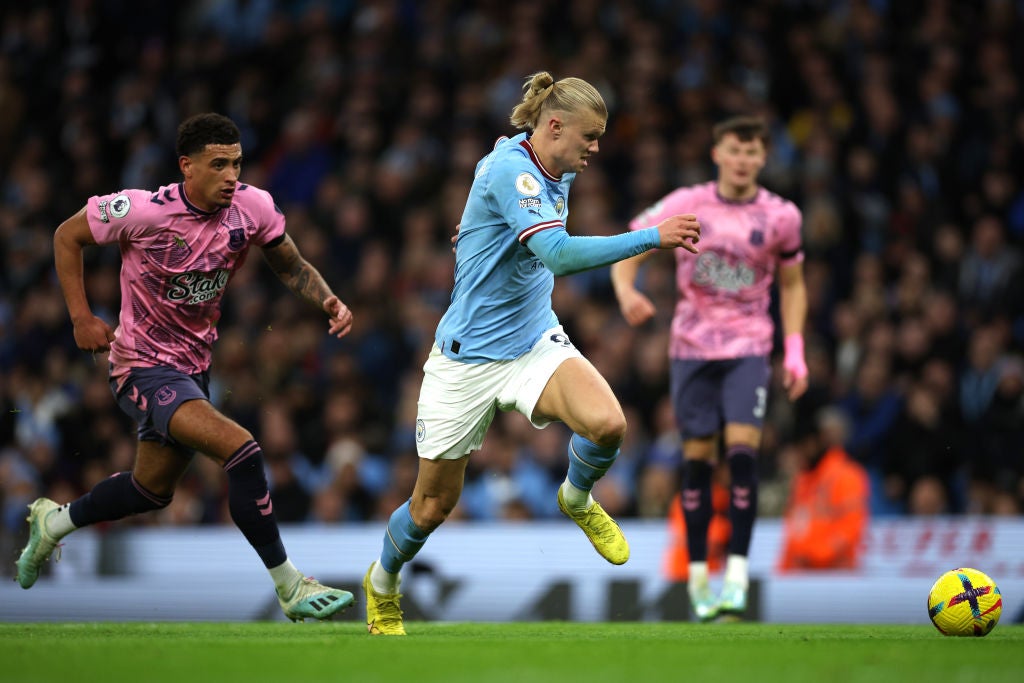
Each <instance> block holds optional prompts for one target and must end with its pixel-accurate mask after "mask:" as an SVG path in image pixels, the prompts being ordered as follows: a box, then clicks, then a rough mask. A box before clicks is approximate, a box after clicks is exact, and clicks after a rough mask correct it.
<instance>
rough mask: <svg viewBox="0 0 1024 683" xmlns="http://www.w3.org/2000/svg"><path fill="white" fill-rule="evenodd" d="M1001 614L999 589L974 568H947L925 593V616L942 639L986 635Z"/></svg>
mask: <svg viewBox="0 0 1024 683" xmlns="http://www.w3.org/2000/svg"><path fill="white" fill-rule="evenodd" d="M1002 611H1003V596H1002V594H1001V593H1000V592H999V587H998V586H996V583H995V581H993V580H992V579H990V578H989V577H988V575H987V574H985V573H984V572H980V571H978V570H977V569H970V568H968V567H960V568H959V569H951V570H949V571H948V572H946V573H945V574H943V575H942V576H940V577H939V579H938V581H936V582H935V584H934V585H933V586H932V589H931V590H930V591H929V592H928V616H929V617H930V618H931V620H932V623H933V624H935V628H937V629H939V632H940V633H942V634H943V635H946V636H987V635H988V634H989V633H990V632H991V631H992V629H994V628H995V627H996V624H997V623H999V615H1000V614H1001V613H1002Z"/></svg>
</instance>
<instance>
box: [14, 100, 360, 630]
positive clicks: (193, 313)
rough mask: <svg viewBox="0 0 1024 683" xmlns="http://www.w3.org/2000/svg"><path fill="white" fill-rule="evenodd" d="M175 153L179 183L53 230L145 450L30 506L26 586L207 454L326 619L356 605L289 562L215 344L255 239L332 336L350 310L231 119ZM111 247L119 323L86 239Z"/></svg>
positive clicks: (79, 321) (348, 319) (283, 567)
mask: <svg viewBox="0 0 1024 683" xmlns="http://www.w3.org/2000/svg"><path fill="white" fill-rule="evenodd" d="M175 149H176V152H177V155H178V164H179V168H180V170H181V174H182V176H183V182H180V183H172V184H168V185H165V186H163V187H161V188H159V189H158V190H156V191H149V190H135V189H132V190H123V191H121V192H118V193H115V194H111V195H104V196H94V197H92V198H90V199H89V200H88V202H87V203H86V205H85V206H84V207H83V208H82V209H81V210H79V211H78V212H77V213H75V214H74V215H73V216H71V217H70V218H68V219H67V220H65V221H64V222H63V223H61V225H60V227H58V228H57V231H56V233H55V235H54V240H53V243H54V260H55V262H56V270H57V276H58V278H59V279H60V284H61V288H62V289H63V291H64V299H65V302H66V303H67V308H68V313H69V314H70V317H71V321H72V323H73V326H74V339H75V343H76V345H77V346H78V348H79V349H81V350H83V351H89V352H91V353H92V354H93V355H94V356H95V355H96V354H98V353H106V352H109V363H110V388H111V390H112V391H113V393H114V396H115V398H116V400H117V403H118V405H120V406H121V408H122V410H123V411H124V412H125V413H126V414H128V415H129V416H131V417H132V418H134V419H135V420H136V421H137V422H138V450H137V453H136V456H135V462H134V464H133V465H132V469H131V471H125V472H118V473H116V474H114V475H113V476H111V477H109V478H107V479H104V480H103V481H101V482H99V483H98V484H96V485H95V486H93V487H92V490H91V491H89V492H88V493H86V494H85V495H84V496H81V497H80V498H78V499H76V500H74V501H72V502H71V503H65V504H63V505H58V504H57V503H55V502H54V501H52V500H50V499H49V498H45V497H41V498H38V499H36V500H35V501H34V502H33V503H32V504H31V505H30V506H29V517H28V522H29V529H30V533H29V541H28V544H27V545H26V546H25V549H24V550H23V551H22V553H21V556H20V557H19V558H18V562H17V567H18V576H17V579H18V583H19V584H20V585H21V587H22V588H31V587H32V585H33V584H34V583H35V582H36V579H37V578H38V577H39V570H40V567H41V565H42V564H43V563H44V562H45V561H46V560H47V559H49V557H50V555H51V553H52V552H53V550H54V548H55V547H56V546H57V543H58V542H59V541H60V540H61V539H62V538H64V537H65V536H67V535H68V534H70V533H71V532H73V531H75V530H76V529H80V528H82V527H84V526H89V525H92V524H97V523H99V522H105V521H112V520H117V519H121V518H123V517H127V516H129V515H132V514H139V513H144V512H149V511H153V510H159V509H161V508H165V507H167V506H168V504H170V502H171V499H172V497H173V495H174V491H175V488H176V487H177V484H178V482H179V480H180V479H181V477H182V475H183V474H184V472H185V470H186V469H187V468H188V466H189V464H190V462H191V459H192V456H193V454H194V452H195V451H199V452H201V453H203V454H204V455H207V456H208V457H210V458H211V459H212V460H214V461H216V462H217V463H218V464H220V465H221V466H222V467H223V468H224V471H225V472H226V473H227V478H228V501H229V507H230V511H231V517H232V519H233V520H234V521H235V523H236V524H237V525H238V528H239V529H240V530H241V531H242V533H243V534H244V535H245V537H246V539H247V540H248V541H249V543H250V545H252V547H253V549H255V550H256V553H257V554H258V555H259V557H260V559H261V560H262V561H263V564H264V565H265V566H266V568H267V570H268V572H269V573H270V576H271V578H272V579H273V581H274V585H275V588H276V591H277V597H278V601H279V602H280V604H281V608H282V609H283V610H284V613H285V615H286V616H288V617H289V618H290V619H292V620H302V619H304V618H306V617H313V618H318V619H322V618H326V617H329V616H331V615H333V614H335V613H336V612H338V610H340V609H342V608H344V607H347V606H349V605H350V604H351V603H352V600H353V597H352V594H351V593H349V592H347V591H342V590H339V589H335V588H330V587H328V586H324V585H322V584H320V582H318V581H316V580H315V579H311V578H308V577H305V576H303V575H302V574H301V573H300V572H299V570H298V569H297V568H296V567H295V565H294V564H292V562H291V561H290V560H289V559H288V555H287V553H286V552H285V548H284V544H283V542H282V540H281V535H280V532H279V530H278V527H277V519H276V516H275V514H274V505H273V501H272V499H271V496H270V492H269V490H268V487H267V480H266V475H265V472H264V458H263V452H262V450H261V449H260V446H259V444H258V443H257V442H256V441H255V440H254V439H253V436H252V434H251V433H250V432H249V431H248V430H247V429H245V428H244V427H242V426H240V425H239V424H238V423H236V422H234V421H233V420H231V419H230V418H228V417H226V416H225V415H224V414H223V413H221V412H219V411H218V410H217V409H216V408H215V407H214V406H213V405H212V404H211V403H210V401H209V399H210V392H209V383H210V375H209V369H210V359H211V355H212V353H211V345H212V344H213V342H214V341H215V340H216V339H217V331H216V327H215V325H216V323H217V319H218V317H219V315H220V310H219V309H220V299H221V297H222V296H223V294H224V289H225V286H226V285H227V283H228V281H229V280H230V278H231V274H232V272H234V271H235V270H236V269H237V268H239V267H240V266H241V265H242V263H243V262H244V261H245V257H246V255H247V253H248V251H249V249H250V248H251V247H252V246H258V247H260V249H261V250H262V252H263V255H264V257H265V258H266V261H267V263H268V264H269V265H270V267H271V268H272V269H273V271H274V272H275V273H276V274H277V276H278V277H279V278H280V279H281V281H282V282H283V283H284V284H285V285H287V286H288V288H289V289H291V291H292V292H294V293H295V294H296V295H297V296H299V297H300V298H302V299H304V300H305V301H307V302H309V303H310V304H312V305H313V306H315V307H317V308H320V309H321V310H322V311H323V312H324V313H326V314H327V317H328V323H329V324H328V330H329V332H330V333H331V334H332V335H337V336H339V337H340V336H344V335H345V334H346V333H347V332H348V331H349V329H350V328H351V325H352V314H351V312H350V311H349V310H348V308H347V307H346V306H345V304H343V303H342V302H341V300H340V299H338V297H337V296H335V294H334V293H333V292H332V291H331V289H330V287H329V286H328V285H327V283H326V282H324V280H323V278H322V277H321V275H320V273H319V272H317V270H316V269H315V268H313V267H312V266H311V265H310V264H309V263H308V262H307V261H305V260H304V259H303V258H302V256H301V254H300V253H299V250H298V248H297V247H296V246H295V243H294V242H293V241H292V239H291V237H290V236H289V235H288V234H287V233H286V232H285V219H284V216H283V214H281V212H280V211H279V210H278V209H277V206H276V205H275V204H274V202H273V199H272V198H271V197H270V195H269V194H267V193H266V192H265V191H263V190H260V189H258V188H256V187H253V186H251V185H245V184H243V183H241V182H240V181H239V176H240V172H241V168H242V146H241V142H240V133H239V130H238V128H237V126H235V124H234V122H232V121H231V120H230V119H228V118H227V117H224V116H221V115H220V114H199V115H196V116H193V117H190V118H189V119H187V120H185V121H184V122H182V124H181V126H180V127H179V129H178V139H177V143H176V146H175ZM112 243H117V244H119V245H120V248H121V255H122V260H123V265H122V269H121V288H122V291H121V294H122V305H121V314H120V318H119V324H118V327H117V329H116V331H115V330H113V329H111V328H110V326H109V325H108V324H107V323H106V321H104V320H103V319H102V318H99V317H97V316H96V315H94V314H93V312H92V309H91V307H90V304H89V301H88V296H87V293H86V290H85V285H84V281H85V279H84V273H83V256H82V252H83V250H84V248H85V247H87V246H92V245H96V244H112ZM35 413H36V414H37V415H38V414H40V411H35ZM281 450H284V451H287V450H289V449H288V447H287V446H286V445H284V446H282V447H281ZM287 455H290V454H287Z"/></svg>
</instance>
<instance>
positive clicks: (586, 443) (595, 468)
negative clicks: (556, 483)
mask: <svg viewBox="0 0 1024 683" xmlns="http://www.w3.org/2000/svg"><path fill="white" fill-rule="evenodd" d="M618 455H619V447H618V446H611V447H609V446H598V445H597V444H596V443H594V442H593V441H590V440H589V439H584V438H583V437H582V436H580V435H579V434H575V433H574V434H573V435H572V438H570V439H569V483H570V484H572V485H573V486H575V487H576V488H578V489H580V490H581V491H589V490H590V489H592V488H594V483H595V482H597V480H598V479H600V478H601V477H603V476H604V473H605V472H607V471H608V468H610V467H611V466H612V463H613V462H615V458H616V457H617V456H618Z"/></svg>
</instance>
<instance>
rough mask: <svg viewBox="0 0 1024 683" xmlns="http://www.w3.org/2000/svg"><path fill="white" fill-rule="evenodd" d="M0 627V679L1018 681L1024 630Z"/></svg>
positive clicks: (186, 682) (194, 682)
mask: <svg viewBox="0 0 1024 683" xmlns="http://www.w3.org/2000/svg"><path fill="white" fill-rule="evenodd" d="M407 628H408V630H409V632H410V635H409V636H408V637H406V638H382V637H375V638H371V637H369V636H367V635H366V633H365V631H364V627H363V626H362V625H360V624H353V623H351V622H336V623H308V624H290V623H286V622H258V623H196V624H184V623H73V624H49V623H47V624H0V681H32V682H37V681H38V682H44V681H60V682H61V683H67V682H68V681H103V682H104V683H116V682H118V681H128V682H130V683H143V682H145V683H150V682H153V683H160V682H162V681H168V682H170V681H173V682H174V683H198V682H199V681H222V682H231V681H246V683H257V682H259V681H275V682H281V681H361V682H371V681H398V680H409V681H415V682H416V683H427V682H430V681H444V682H445V683H457V682H460V681H473V682H477V681H487V682H488V683H491V682H503V681H508V682H510V683H511V682H515V683H519V682H520V681H527V682H530V683H532V682H534V681H558V682H559V683H563V682H568V681H584V682H585V683H600V682H603V681H608V682H612V681H614V682H616V683H618V682H621V681H636V682H640V681H645V682H646V681H662V680H664V681H745V682H747V681H757V683H774V682H775V681H779V682H783V681H784V682H785V683H799V682H800V681H815V682H818V681H827V682H828V683H841V682H846V681H851V682H853V681H864V682H866V683H885V682H887V681H928V683H938V682H942V681H957V682H958V683H959V682H966V681H984V682H985V683H997V682H1000V681H1007V682H1008V681H1015V682H1019V681H1024V626H1018V625H1000V626H998V627H997V628H996V629H995V631H993V632H992V633H991V634H990V635H989V636H987V637H985V638H946V637H943V636H942V635H940V634H939V633H938V632H937V631H935V629H933V628H932V627H931V626H861V625H858V626H843V625H802V626H796V625H779V624H754V623H740V624H711V625H699V624H694V623H621V622H616V623H600V624H595V623H586V624H576V623H559V622H543V623H508V624H435V623H424V622H409V623H408V624H407Z"/></svg>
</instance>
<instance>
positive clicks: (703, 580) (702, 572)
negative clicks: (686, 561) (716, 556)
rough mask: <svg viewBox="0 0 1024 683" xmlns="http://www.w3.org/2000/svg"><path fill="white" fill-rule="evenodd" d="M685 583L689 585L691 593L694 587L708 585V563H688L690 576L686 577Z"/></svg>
mask: <svg viewBox="0 0 1024 683" xmlns="http://www.w3.org/2000/svg"><path fill="white" fill-rule="evenodd" d="M687 584H688V585H689V587H690V593H691V594H692V593H693V592H694V591H696V589H698V588H703V587H705V586H707V585H708V563H707V562H691V563H690V578H689V579H687Z"/></svg>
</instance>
